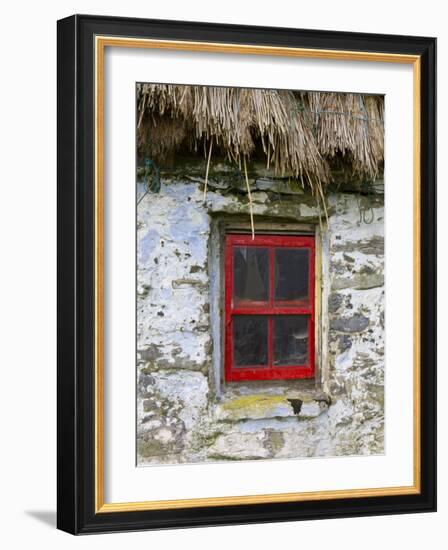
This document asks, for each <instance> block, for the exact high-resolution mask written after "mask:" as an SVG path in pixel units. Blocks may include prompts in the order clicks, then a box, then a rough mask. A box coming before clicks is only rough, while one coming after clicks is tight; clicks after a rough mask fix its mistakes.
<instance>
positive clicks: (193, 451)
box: [137, 181, 384, 464]
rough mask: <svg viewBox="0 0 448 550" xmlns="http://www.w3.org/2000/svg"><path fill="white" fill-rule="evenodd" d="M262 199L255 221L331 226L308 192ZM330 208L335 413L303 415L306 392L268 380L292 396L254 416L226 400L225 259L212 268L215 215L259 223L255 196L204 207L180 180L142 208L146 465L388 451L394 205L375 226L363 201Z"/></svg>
mask: <svg viewBox="0 0 448 550" xmlns="http://www.w3.org/2000/svg"><path fill="white" fill-rule="evenodd" d="M224 187H225V186H223V188H224ZM139 192H140V193H141V189H140V190H139ZM253 201H254V204H253V209H254V213H255V214H256V215H264V216H269V219H270V220H272V219H273V218H276V217H279V218H281V219H282V220H284V219H288V220H291V221H296V222H297V223H300V222H302V223H308V222H310V220H311V221H314V222H315V223H318V221H319V220H318V217H319V212H318V209H317V207H316V205H315V203H313V200H312V199H311V198H310V197H309V196H308V195H306V194H304V193H300V194H294V195H291V196H286V197H285V196H282V198H281V200H279V199H278V196H274V194H272V193H269V192H267V191H258V192H254V193H253ZM328 207H329V221H328V228H327V229H326V230H324V234H323V241H324V243H326V244H325V246H323V250H324V258H323V265H324V267H325V269H324V270H323V276H322V279H323V285H324V288H323V292H322V297H323V300H325V303H324V304H323V312H324V316H323V318H322V324H323V327H322V341H323V343H324V346H325V349H324V350H322V357H323V358H324V360H325V364H324V365H322V372H323V380H322V387H321V388H320V393H322V392H324V391H325V392H326V393H327V396H328V402H330V401H331V404H330V405H329V406H328V403H326V402H324V401H322V400H321V399H320V398H319V399H318V398H317V394H316V395H315V396H314V397H313V392H312V391H311V392H310V391H308V394H307V395H308V398H307V399H306V400H304V401H303V403H302V405H301V409H300V413H298V414H295V413H294V412H293V411H292V407H291V406H290V405H289V404H288V402H287V401H286V398H288V397H294V398H296V399H297V391H298V387H299V386H300V383H299V384H298V385H297V384H296V386H294V392H292V391H291V392H290V393H291V395H290V394H289V393H288V391H289V390H288V388H286V389H276V388H274V387H268V386H269V382H266V383H264V388H265V391H261V393H264V394H268V395H274V396H275V395H283V397H284V398H285V401H284V402H282V403H277V404H276V405H275V406H274V405H273V404H272V402H271V404H270V405H269V406H268V403H269V400H266V407H267V408H266V407H264V406H263V404H261V406H260V407H254V408H253V413H251V412H250V410H252V409H250V408H247V410H246V409H245V410H244V413H241V414H231V413H229V410H228V409H227V410H226V408H225V407H223V405H222V402H220V400H222V399H223V396H224V398H225V394H226V388H225V387H224V388H222V387H221V386H220V383H219V378H220V369H221V357H222V345H221V342H220V341H219V336H220V330H221V328H220V327H221V322H220V312H219V309H220V301H219V297H216V296H215V294H216V292H218V289H220V288H221V286H220V284H219V277H220V275H219V273H217V271H218V268H219V258H217V257H215V258H214V259H213V258H212V261H211V259H210V239H211V237H210V235H211V227H212V222H211V216H212V215H220V214H221V215H224V214H226V215H229V214H235V215H237V214H239V215H240V216H241V215H244V216H246V217H247V219H248V213H249V209H248V203H247V199H246V196H245V195H244V194H241V193H239V194H231V193H229V192H228V190H227V191H226V192H225V191H222V192H221V191H218V190H216V189H215V190H213V191H209V192H208V194H207V197H206V200H205V202H204V200H203V187H202V186H201V185H200V184H197V183H191V182H186V181H170V182H162V187H161V190H160V193H158V194H152V193H149V194H148V195H147V196H146V197H145V198H144V199H143V200H142V201H141V202H140V204H139V206H138V220H137V222H138V225H137V227H138V230H137V242H138V244H137V249H138V271H137V351H138V354H137V357H138V377H139V391H138V398H137V417H138V429H137V432H138V438H139V446H138V448H139V451H140V454H139V456H138V461H139V463H140V464H144V463H148V462H167V461H170V462H176V461H177V462H195V461H204V460H210V461H212V460H225V459H226V458H227V459H232V460H235V459H257V458H288V457H308V456H332V455H358V454H372V453H375V454H378V453H382V452H384V255H383V250H382V248H383V235H384V231H383V229H384V228H383V217H384V214H383V208H382V207H381V205H380V204H379V203H378V201H377V204H376V205H375V206H374V207H373V208H372V210H371V212H369V216H370V217H371V218H372V222H371V223H365V222H364V221H363V220H362V216H360V211H359V204H358V200H357V198H356V196H355V195H353V194H351V195H348V194H345V195H344V194H337V195H335V194H334V195H331V196H330V197H329V199H328ZM369 220H370V218H369ZM215 255H216V251H215ZM211 315H212V316H213V318H211ZM288 387H289V386H288ZM248 392H249V393H250V388H249V389H247V388H246V389H245V394H247V393H248ZM282 392H283V393H282ZM285 392H286V393H285ZM233 393H235V386H233V389H232V394H233ZM258 393H260V391H259V392H258ZM299 393H300V392H299ZM293 394H294V395H293ZM140 443H141V444H140ZM164 446H166V455H164ZM167 457H168V458H167Z"/></svg>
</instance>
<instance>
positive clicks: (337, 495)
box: [94, 36, 421, 513]
mask: <svg viewBox="0 0 448 550" xmlns="http://www.w3.org/2000/svg"><path fill="white" fill-rule="evenodd" d="M106 47H121V48H151V49H161V50H177V51H196V52H208V53H234V54H243V55H269V56H285V57H301V58H312V59H330V60H344V61H372V62H380V63H381V62H383V63H406V64H411V65H412V66H413V118H414V120H413V132H414V135H413V144H414V148H413V173H414V177H413V185H414V189H413V198H414V209H413V217H414V232H413V239H414V248H413V251H414V265H413V275H414V281H413V283H414V284H413V297H414V331H413V333H414V350H413V353H414V365H413V374H414V376H413V379H414V392H413V395H414V404H413V405H414V406H413V416H414V418H413V440H414V445H413V455H414V482H413V484H412V485H410V486H402V487H380V488H370V489H346V490H334V491H314V492H301V493H276V494H264V495H243V496H227V497H216V498H193V499H180V500H158V501H157V500H155V501H142V502H120V503H106V502H105V501H104V285H103V281H104V53H105V48H106ZM94 48H95V52H94V53H95V465H94V467H95V513H110V512H131V511H143V510H167V509H176V508H197V507H207V506H232V505H241V504H261V503H275V502H304V501H315V500H332V499H341V498H361V497H379V496H392V495H415V494H420V492H421V489H420V486H421V457H420V442H421V426H420V405H421V403H420V395H421V390H420V368H421V366H420V238H421V237H420V233H421V231H420V228H421V219H420V155H421V144H420V116H421V115H420V86H421V72H420V65H421V63H420V56H417V55H401V54H389V53H371V52H352V51H343V50H320V49H305V48H290V47H272V46H254V45H249V44H248V45H242V44H222V43H213V42H190V41H177V40H155V39H140V38H121V37H115V36H112V37H111V36H96V37H95V46H94Z"/></svg>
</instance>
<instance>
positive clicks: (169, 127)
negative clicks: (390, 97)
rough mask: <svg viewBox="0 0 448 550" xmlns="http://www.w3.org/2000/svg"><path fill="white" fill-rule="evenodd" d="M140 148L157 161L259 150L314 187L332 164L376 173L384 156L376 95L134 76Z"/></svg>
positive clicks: (237, 157) (270, 163)
mask: <svg viewBox="0 0 448 550" xmlns="http://www.w3.org/2000/svg"><path fill="white" fill-rule="evenodd" d="M137 111H138V154H139V158H140V159H144V158H151V160H152V161H153V162H156V163H158V164H161V165H163V163H164V162H166V161H167V159H169V158H170V157H172V156H173V154H174V155H175V154H178V153H180V152H183V153H185V152H187V153H189V154H200V155H204V157H205V158H206V159H207V158H209V157H211V159H212V161H213V157H214V156H215V155H224V156H225V157H227V159H228V160H229V161H232V162H235V163H237V164H238V165H239V166H240V167H241V166H242V164H243V163H244V165H246V159H247V161H248V162H249V161H250V160H251V158H254V157H258V158H259V157H260V155H262V156H263V157H264V159H265V162H266V166H267V167H269V168H271V169H274V171H275V173H276V174H278V175H279V176H284V175H291V176H293V177H297V178H299V179H300V180H301V181H302V184H303V185H304V186H305V185H307V186H309V187H311V189H312V190H313V191H314V192H315V191H316V190H317V189H319V191H320V192H322V187H323V186H324V185H325V184H326V183H330V182H331V179H332V176H331V167H332V166H333V165H334V163H335V162H339V164H341V163H342V164H343V165H344V169H345V170H346V171H347V173H348V174H349V175H350V176H351V177H359V178H365V179H368V180H370V181H372V180H374V179H376V178H377V177H378V176H379V174H380V173H381V171H382V167H383V161H384V98H383V97H382V96H374V95H362V94H347V93H327V92H297V91H287V90H259V89H248V88H224V87H210V86H177V85H164V84H139V85H138V86H137Z"/></svg>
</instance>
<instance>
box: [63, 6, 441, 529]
mask: <svg viewBox="0 0 448 550" xmlns="http://www.w3.org/2000/svg"><path fill="white" fill-rule="evenodd" d="M97 35H102V36H120V37H132V38H135V37H137V38H152V39H164V40H175V41H189V40H194V41H199V42H213V43H224V44H246V45H247V44H250V45H257V46H277V47H291V48H309V49H325V50H344V51H348V52H350V51H353V52H372V53H374V52H383V53H391V54H397V55H415V56H419V58H420V70H421V89H420V98H421V109H420V115H421V125H420V128H421V132H420V144H421V163H420V170H421V173H420V197H421V201H420V205H421V207H420V217H421V249H420V250H421V256H420V266H421V270H420V280H421V289H420V292H421V316H420V335H421V342H420V359H421V364H422V369H421V379H420V388H421V393H420V399H421V407H420V419H419V420H420V426H421V437H420V449H419V451H420V459H421V469H420V474H421V478H420V492H419V493H418V494H407V495H399V494H398V495H388V496H368V497H359V496H358V497H353V498H342V499H330V500H312V501H311V500H310V501H300V502H276V503H261V504H244V505H241V504H236V505H231V506H228V505H227V506H206V507H195V508H185V509H183V508H176V509H163V510H135V511H122V512H120V511H114V512H102V513H97V512H96V510H95V428H94V420H95V376H94V362H95V350H94V346H95V342H94V331H95V327H94V323H95V317H94V310H95V296H94V292H95V291H94V288H95V285H94V276H95V270H94V262H95V246H94V242H95V240H94V231H95V208H94V205H95V186H94V174H95V168H94V165H95V157H94V155H95V143H94V140H95V121H94V102H95V95H94V63H95V59H94V54H93V47H94V40H95V36H97ZM57 51H58V62H57V68H58V90H57V99H58V106H57V114H58V127H57V131H58V168H57V176H58V272H57V276H58V385H57V391H58V400H57V408H58V410H57V418H58V424H57V435H58V447H57V449H58V450H57V452H58V470H57V483H58V492H57V500H58V505H57V526H58V528H59V529H62V530H64V531H67V532H69V533H73V534H83V533H102V532H112V531H129V530H140V529H164V528H180V527H194V526H210V525H231V524H249V523H264V522H280V521H291V520H307V519H323V518H337V517H354V516H371V515H386V514H402V513H413V512H431V511H435V510H436V205H435V203H436V39H435V38H427V37H411V36H393V35H380V34H360V33H346V32H335V31H317V30H302V29H300V30H299V29H288V28H268V27H254V26H240V25H224V24H215V23H192V22H182V21H161V20H143V19H131V18H124V17H100V16H90V15H74V16H72V17H68V18H66V19H62V20H60V21H58V50H57Z"/></svg>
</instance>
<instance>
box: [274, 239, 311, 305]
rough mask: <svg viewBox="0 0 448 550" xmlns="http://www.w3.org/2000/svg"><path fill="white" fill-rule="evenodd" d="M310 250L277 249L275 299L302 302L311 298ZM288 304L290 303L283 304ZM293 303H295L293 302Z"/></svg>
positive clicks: (277, 300)
mask: <svg viewBox="0 0 448 550" xmlns="http://www.w3.org/2000/svg"><path fill="white" fill-rule="evenodd" d="M308 281H309V250H308V249H307V248H277V249H276V250H275V301H276V302H295V303H296V302H302V301H306V300H308V299H309V289H308ZM282 305H288V304H282ZM291 305H295V304H294V303H291Z"/></svg>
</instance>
